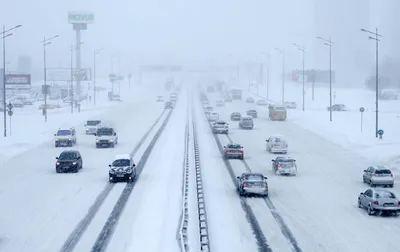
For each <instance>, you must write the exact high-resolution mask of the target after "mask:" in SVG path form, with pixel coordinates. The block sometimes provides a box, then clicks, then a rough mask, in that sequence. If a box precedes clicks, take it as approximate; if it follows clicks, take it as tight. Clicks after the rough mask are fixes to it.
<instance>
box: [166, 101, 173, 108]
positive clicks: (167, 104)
mask: <svg viewBox="0 0 400 252" xmlns="http://www.w3.org/2000/svg"><path fill="white" fill-rule="evenodd" d="M164 108H165V109H173V108H174V104H173V103H172V102H170V101H168V102H166V103H165V104H164Z"/></svg>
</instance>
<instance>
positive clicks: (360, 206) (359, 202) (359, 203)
mask: <svg viewBox="0 0 400 252" xmlns="http://www.w3.org/2000/svg"><path fill="white" fill-rule="evenodd" d="M358 208H362V205H361V200H360V199H358Z"/></svg>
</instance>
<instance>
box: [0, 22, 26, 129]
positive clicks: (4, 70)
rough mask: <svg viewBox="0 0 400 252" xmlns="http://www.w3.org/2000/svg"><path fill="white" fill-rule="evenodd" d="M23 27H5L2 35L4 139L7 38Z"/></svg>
mask: <svg viewBox="0 0 400 252" xmlns="http://www.w3.org/2000/svg"><path fill="white" fill-rule="evenodd" d="M21 26H22V25H17V26H14V27H13V28H11V29H7V30H6V27H5V26H4V25H3V31H2V32H1V33H0V34H1V39H3V110H4V111H3V115H4V118H3V120H4V137H7V109H6V108H7V106H6V105H7V101H6V100H7V97H6V38H8V37H10V36H12V35H13V34H12V33H8V32H10V31H12V30H14V29H17V28H19V27H21ZM6 33H8V34H6Z"/></svg>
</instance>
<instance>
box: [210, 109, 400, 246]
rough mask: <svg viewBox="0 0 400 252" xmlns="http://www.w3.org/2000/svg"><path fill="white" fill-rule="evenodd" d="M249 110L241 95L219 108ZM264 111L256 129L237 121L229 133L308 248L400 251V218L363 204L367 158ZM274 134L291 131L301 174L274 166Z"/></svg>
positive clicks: (291, 147)
mask: <svg viewBox="0 0 400 252" xmlns="http://www.w3.org/2000/svg"><path fill="white" fill-rule="evenodd" d="M254 107H256V106H254ZM256 109H257V110H259V112H260V111H262V110H260V109H259V108H256ZM245 110H246V105H244V103H243V102H241V101H237V102H236V101H235V102H233V103H232V104H229V103H227V104H226V107H225V108H221V109H219V108H217V111H219V112H220V113H221V115H220V116H221V118H223V119H229V115H230V113H232V112H234V111H240V112H242V113H243V112H245ZM259 117H260V118H258V119H256V120H255V128H254V130H240V129H238V126H237V123H235V122H231V123H230V128H231V132H230V134H229V135H230V138H231V139H232V141H234V142H237V143H240V144H242V145H243V146H244V151H245V153H246V157H245V159H246V161H247V162H248V164H249V166H250V167H251V169H252V170H253V171H259V172H262V173H264V174H266V175H267V176H268V178H269V185H270V198H271V201H272V202H273V203H274V204H275V206H276V208H277V211H278V212H279V213H280V214H281V215H282V216H283V218H284V220H285V221H286V222H287V224H288V225H289V227H290V228H291V230H292V232H293V234H294V235H295V237H296V239H297V241H298V242H299V246H300V247H301V248H302V249H303V251H346V252H350V251H351V252H352V251H363V252H364V251H371V252H372V251H400V249H399V248H398V245H397V242H396V240H397V239H398V237H399V236H398V233H399V232H400V222H399V219H398V218H395V217H389V218H379V217H378V218H376V217H372V218H371V217H370V216H368V215H367V214H366V212H365V211H363V210H360V209H358V208H357V196H358V194H359V193H360V192H363V191H365V190H366V189H367V188H368V186H367V185H364V184H363V183H362V177H361V175H362V170H363V169H365V167H366V165H367V164H366V163H364V158H362V157H361V156H358V155H357V154H355V153H353V152H351V151H349V150H346V149H344V148H342V147H341V146H339V145H337V144H334V143H332V142H329V141H328V140H326V139H324V138H322V137H321V136H318V135H316V134H314V133H313V132H311V131H309V130H305V129H303V128H300V127H298V126H297V125H295V124H292V123H290V121H286V122H272V121H270V120H269V119H268V118H267V114H266V113H263V114H262V113H259ZM273 134H282V135H284V136H286V138H287V140H288V143H289V153H288V155H289V156H291V157H293V158H295V159H296V160H297V163H298V170H299V173H298V176H297V177H278V176H276V175H274V173H273V172H272V166H271V159H273V158H274V157H275V156H276V155H271V154H269V153H267V152H266V151H265V139H266V138H267V137H268V136H270V135H273ZM394 190H395V191H397V189H394ZM377 230H379V232H377ZM370 237H374V239H371V238H370ZM267 238H268V237H267Z"/></svg>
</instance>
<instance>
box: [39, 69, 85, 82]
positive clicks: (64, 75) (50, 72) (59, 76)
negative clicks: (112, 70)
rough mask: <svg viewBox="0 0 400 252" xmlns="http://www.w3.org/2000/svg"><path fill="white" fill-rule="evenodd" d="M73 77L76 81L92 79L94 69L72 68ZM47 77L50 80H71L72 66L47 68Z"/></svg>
mask: <svg viewBox="0 0 400 252" xmlns="http://www.w3.org/2000/svg"><path fill="white" fill-rule="evenodd" d="M72 77H73V79H74V81H77V80H80V81H91V80H92V69H90V68H81V69H77V68H74V69H72ZM46 79H47V80H48V81H71V69H70V68H47V69H46Z"/></svg>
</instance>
